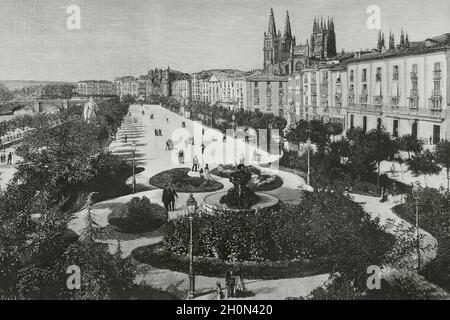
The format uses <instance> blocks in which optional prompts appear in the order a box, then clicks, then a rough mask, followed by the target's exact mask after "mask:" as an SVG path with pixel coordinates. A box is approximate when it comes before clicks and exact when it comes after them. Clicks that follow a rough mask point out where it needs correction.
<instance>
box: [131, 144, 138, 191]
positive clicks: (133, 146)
mask: <svg viewBox="0 0 450 320" xmlns="http://www.w3.org/2000/svg"><path fill="white" fill-rule="evenodd" d="M136 148H137V145H136V142H133V143H132V149H133V193H135V192H136V173H135V170H134V167H135V163H136Z"/></svg>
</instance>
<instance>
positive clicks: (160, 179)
mask: <svg viewBox="0 0 450 320" xmlns="http://www.w3.org/2000/svg"><path fill="white" fill-rule="evenodd" d="M189 171H190V169H189V168H176V169H172V170H167V171H163V172H160V173H158V174H157V175H155V176H153V177H151V178H150V184H151V185H153V186H155V187H158V188H161V189H163V188H164V187H165V186H167V184H169V183H172V184H173V185H174V188H175V190H176V191H177V192H186V193H188V192H191V193H199V192H212V191H218V190H221V189H223V187H224V185H223V184H222V183H220V182H218V181H215V180H205V179H204V178H200V177H190V176H188V172H189Z"/></svg>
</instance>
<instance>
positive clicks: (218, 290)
mask: <svg viewBox="0 0 450 320" xmlns="http://www.w3.org/2000/svg"><path fill="white" fill-rule="evenodd" d="M216 297H217V298H216V300H223V298H224V297H223V292H222V286H221V285H220V282H219V281H217V282H216Z"/></svg>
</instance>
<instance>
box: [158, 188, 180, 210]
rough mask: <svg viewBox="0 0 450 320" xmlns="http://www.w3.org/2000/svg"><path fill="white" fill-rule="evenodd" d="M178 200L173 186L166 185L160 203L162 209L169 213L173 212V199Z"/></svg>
mask: <svg viewBox="0 0 450 320" xmlns="http://www.w3.org/2000/svg"><path fill="white" fill-rule="evenodd" d="M176 198H178V194H177V192H176V191H175V188H174V186H173V184H168V185H167V186H166V187H165V188H164V190H163V194H162V202H163V204H164V208H165V209H166V210H167V211H168V212H170V211H174V210H175V199H176Z"/></svg>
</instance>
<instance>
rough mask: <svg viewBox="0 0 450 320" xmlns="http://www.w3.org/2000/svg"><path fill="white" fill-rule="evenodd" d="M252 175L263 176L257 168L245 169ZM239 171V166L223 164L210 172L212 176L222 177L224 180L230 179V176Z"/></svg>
mask: <svg viewBox="0 0 450 320" xmlns="http://www.w3.org/2000/svg"><path fill="white" fill-rule="evenodd" d="M245 168H246V169H247V170H248V172H249V173H250V174H251V175H257V176H259V175H261V170H259V169H258V168H255V167H253V166H246V167H245ZM236 170H237V166H235V165H233V164H225V165H223V164H221V165H219V166H218V167H217V168H214V169H212V170H211V171H210V173H211V174H213V175H216V176H219V177H222V178H230V175H231V174H232V173H233V172H234V171H236Z"/></svg>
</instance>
